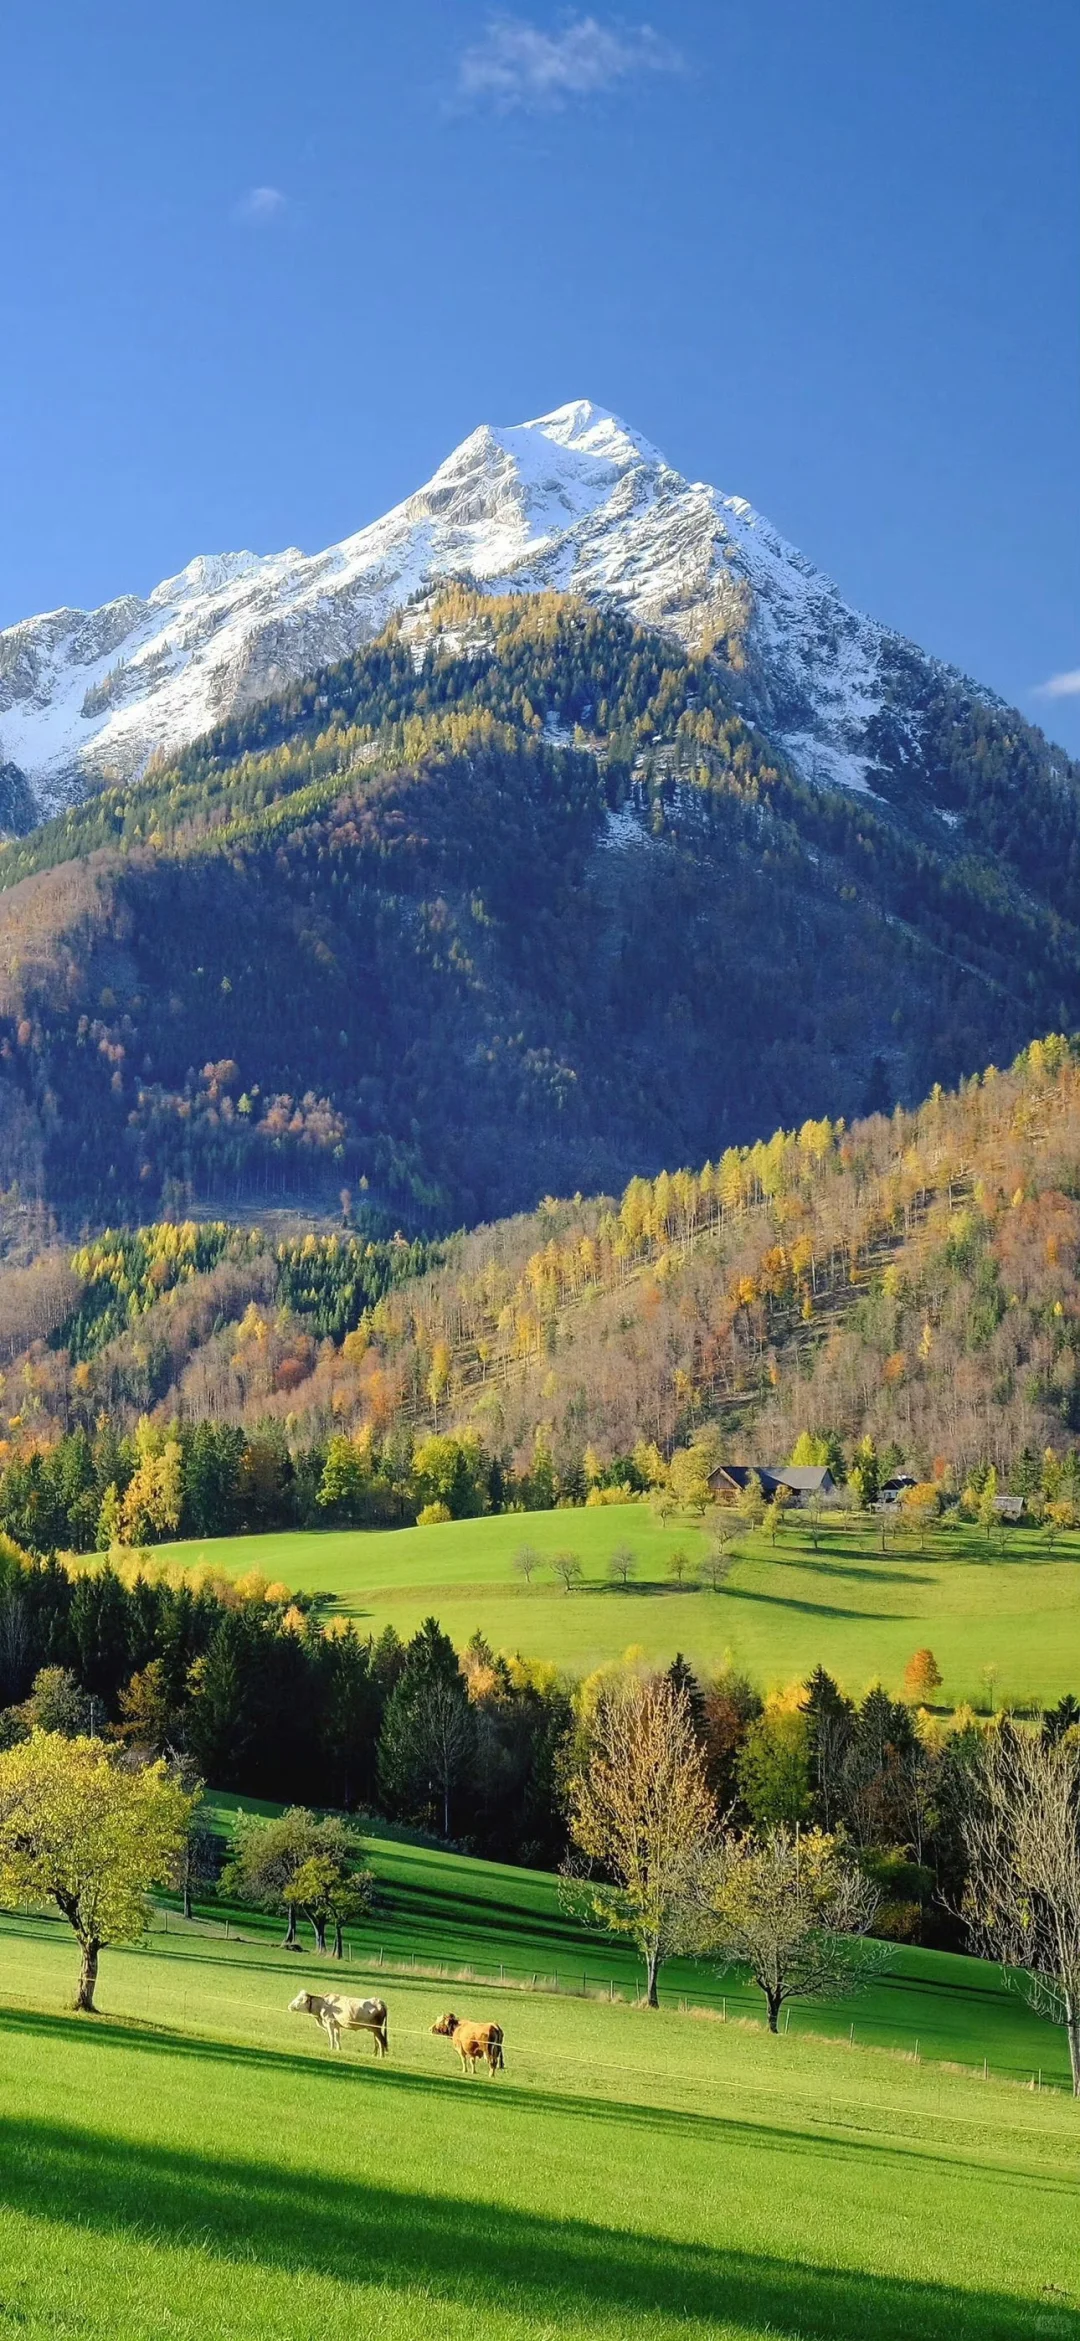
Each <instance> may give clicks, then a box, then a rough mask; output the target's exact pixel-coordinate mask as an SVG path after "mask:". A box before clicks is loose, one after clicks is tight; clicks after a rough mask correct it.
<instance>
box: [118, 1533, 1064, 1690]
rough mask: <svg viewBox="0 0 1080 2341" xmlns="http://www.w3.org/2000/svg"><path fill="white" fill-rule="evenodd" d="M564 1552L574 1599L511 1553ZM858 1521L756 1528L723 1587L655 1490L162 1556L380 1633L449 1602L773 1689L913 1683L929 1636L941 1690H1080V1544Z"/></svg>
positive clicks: (574, 1665) (243, 1541)
mask: <svg viewBox="0 0 1080 2341" xmlns="http://www.w3.org/2000/svg"><path fill="white" fill-rule="evenodd" d="M526 1542H527V1543H529V1544H531V1545H533V1546H535V1548H536V1550H537V1551H538V1552H539V1553H540V1554H541V1555H542V1556H544V1557H545V1559H546V1561H547V1562H548V1564H550V1559H551V1556H552V1555H553V1554H554V1553H556V1552H558V1551H560V1550H564V1551H566V1550H569V1551H573V1552H575V1553H576V1554H577V1556H578V1558H579V1560H580V1562H581V1565H582V1569H583V1571H584V1583H583V1585H582V1586H581V1588H580V1589H578V1590H577V1591H575V1592H573V1593H570V1594H567V1593H564V1591H563V1589H562V1587H561V1586H560V1585H559V1584H558V1583H557V1581H556V1579H555V1578H554V1576H553V1574H552V1571H551V1568H550V1565H548V1566H547V1567H545V1568H544V1569H542V1570H541V1572H540V1574H539V1575H538V1576H537V1577H536V1578H534V1580H533V1582H532V1584H531V1585H529V1586H525V1585H523V1584H522V1582H521V1580H520V1579H519V1578H518V1577H517V1576H516V1575H515V1572H514V1568H513V1559H514V1555H515V1553H516V1552H517V1551H518V1549H519V1548H520V1546H521V1545H522V1544H524V1543H526ZM880 1543H881V1536H880V1524H879V1523H878V1522H877V1521H875V1520H863V1521H862V1522H860V1521H858V1520H856V1521H855V1522H854V1524H848V1525H845V1526H843V1527H837V1526H830V1527H828V1528H827V1529H825V1531H824V1532H823V1534H822V1536H821V1541H820V1550H819V1551H818V1552H816V1553H815V1552H814V1550H813V1548H812V1542H811V1538H810V1535H809V1532H808V1530H807V1528H806V1527H805V1526H804V1525H803V1524H801V1523H799V1524H795V1523H789V1524H788V1526H787V1527H785V1529H784V1530H783V1532H782V1535H781V1536H780V1538H779V1539H778V1541H777V1544H776V1546H775V1549H774V1548H773V1546H772V1545H771V1544H770V1543H769V1541H768V1539H767V1538H765V1537H760V1536H759V1537H747V1538H745V1539H743V1541H742V1543H741V1545H740V1547H739V1558H737V1560H736V1561H735V1565H734V1567H733V1569H732V1571H731V1575H730V1577H729V1578H728V1580H727V1583H726V1584H725V1585H724V1586H723V1587H722V1589H721V1590H720V1591H719V1592H718V1593H713V1592H708V1591H699V1590H697V1589H696V1588H687V1587H682V1588H678V1587H675V1586H673V1585H672V1584H671V1583H670V1582H669V1581H668V1578H667V1562H668V1558H669V1556H670V1554H671V1552H672V1551H673V1550H674V1549H675V1548H676V1547H677V1546H678V1547H681V1548H682V1549H683V1550H684V1551H685V1552H686V1553H688V1554H689V1556H690V1558H691V1560H694V1559H696V1558H698V1557H700V1556H701V1555H702V1554H703V1552H704V1551H705V1549H706V1544H707V1538H706V1536H705V1534H704V1533H703V1531H702V1530H701V1528H700V1527H698V1526H696V1525H695V1524H694V1523H693V1522H680V1521H674V1522H672V1523H669V1524H668V1525H667V1526H665V1527H661V1525H660V1524H659V1523H658V1522H657V1521H656V1520H655V1519H654V1518H653V1515H652V1513H651V1511H650V1510H649V1509H648V1508H647V1507H646V1506H644V1505H636V1504H626V1505H612V1506H610V1507H606V1506H605V1507H604V1508H602V1509H599V1510H593V1511H588V1510H584V1511H569V1512H531V1513H528V1514H525V1515H523V1514H520V1513H515V1514H502V1515H497V1516H496V1517H495V1518H493V1519H487V1520H460V1521H447V1522H444V1523H442V1524H441V1525H440V1526H437V1527H430V1528H411V1529H400V1530H396V1531H394V1530H384V1531H378V1530H376V1531H371V1532H366V1533H365V1532H356V1533H352V1534H350V1533H336V1532H334V1531H327V1532H325V1533H323V1534H311V1533H307V1534H302V1533H296V1534H288V1533H285V1534H279V1535H271V1536H244V1537H235V1538H231V1539H221V1538H218V1539H211V1540H208V1541H207V1542H205V1543H201V1544H199V1543H192V1544H176V1545H167V1546H163V1547H161V1548H159V1549H160V1556H161V1557H162V1558H164V1559H166V1560H171V1561H179V1562H182V1563H184V1564H185V1565H188V1566H195V1565H197V1564H198V1563H199V1562H200V1561H209V1562H211V1563H213V1565H214V1566H216V1567H219V1568H224V1569H227V1570H228V1571H230V1572H231V1573H232V1574H234V1575H241V1574H243V1573H244V1572H246V1571H247V1570H249V1569H251V1568H258V1569H262V1570H264V1571H265V1573H266V1575H267V1576H268V1577H271V1578H283V1579H284V1580H285V1581H286V1582H287V1583H288V1584H289V1585H290V1586H292V1587H294V1588H295V1589H297V1590H304V1591H308V1592H319V1593H323V1594H325V1595H326V1596H327V1597H328V1599H329V1600H330V1601H332V1603H333V1604H334V1606H335V1607H337V1608H338V1609H339V1610H340V1611H342V1612H344V1613H347V1614H348V1615H349V1616H352V1617H354V1618H356V1619H357V1621H358V1622H359V1623H360V1624H361V1625H362V1626H363V1628H364V1629H365V1631H367V1630H371V1631H374V1632H378V1631H379V1630H380V1628H381V1627H383V1626H385V1625H388V1624H393V1625H395V1626H396V1627H397V1629H398V1632H399V1633H400V1634H402V1635H408V1634H410V1633H412V1632H413V1631H414V1630H415V1628H416V1626H417V1625H418V1624H419V1622H420V1619H421V1618H422V1617H424V1616H425V1615H426V1614H427V1613H428V1612H429V1611H432V1610H433V1611H434V1612H435V1614H436V1615H437V1616H438V1618H439V1619H440V1621H441V1623H442V1625H443V1626H444V1628H445V1630H446V1632H447V1633H448V1634H450V1635H451V1637H452V1639H453V1640H454V1641H455V1642H456V1643H457V1644H458V1646H459V1647H460V1646H461V1645H462V1644H464V1643H465V1642H466V1641H467V1640H468V1637H469V1635H470V1634H471V1633H472V1632H473V1629H474V1628H475V1627H476V1626H481V1627H482V1628H483V1630H484V1632H485V1633H486V1634H487V1636H488V1638H489V1640H490V1641H491V1642H492V1643H493V1644H494V1645H495V1647H496V1648H497V1649H502V1650H507V1651H521V1652H523V1653H525V1654H526V1655H527V1656H529V1657H538V1658H549V1659H553V1660H555V1661H557V1662H558V1664H559V1665H561V1666H565V1667H567V1668H571V1669H573V1670H574V1671H575V1672H578V1673H584V1672H587V1671H589V1670H590V1669H591V1668H592V1667H594V1666H597V1665H599V1664H600V1663H601V1662H602V1661H603V1660H605V1659H611V1658H616V1657H619V1656H620V1655H621V1654H622V1652H623V1651H624V1650H625V1649H627V1648H628V1647H629V1646H631V1645H634V1646H637V1647H638V1648H640V1649H641V1650H642V1651H643V1652H644V1653H645V1655H646V1657H647V1658H648V1659H650V1660H653V1661H657V1662H660V1663H663V1664H667V1663H668V1662H669V1661H670V1660H671V1659H672V1658H673V1657H674V1655H675V1652H676V1650H682V1651H683V1652H685V1653H686V1655H687V1656H688V1657H689V1658H690V1659H691V1660H692V1661H693V1663H694V1664H695V1665H696V1666H698V1667H699V1668H702V1669H704V1670H709V1669H711V1668H715V1667H716V1666H718V1665H719V1664H720V1663H721V1661H722V1660H723V1658H724V1657H725V1655H727V1656H730V1657H732V1658H734V1659H735V1660H736V1661H737V1662H738V1663H739V1664H740V1665H741V1666H744V1667H745V1668H746V1669H747V1671H748V1672H749V1673H750V1674H751V1675H752V1676H753V1677H754V1679H755V1680H756V1681H757V1682H758V1683H760V1684H761V1685H762V1686H763V1687H764V1688H769V1687H771V1686H773V1685H776V1684H780V1683H784V1682H788V1681H791V1680H793V1679H795V1678H796V1677H803V1676H805V1675H806V1674H808V1673H809V1671H810V1669H811V1668H812V1667H813V1666H815V1665H816V1664H817V1663H818V1662H819V1661H820V1662H821V1663H822V1664H823V1665H824V1666H827V1667H828V1668H829V1669H830V1670H831V1672H832V1673H834V1674H835V1675H836V1676H837V1678H838V1679H839V1681H840V1682H841V1683H842V1684H843V1686H844V1687H845V1689H847V1690H849V1691H853V1692H859V1691H862V1690H863V1689H865V1687H866V1685H867V1684H868V1683H870V1682H873V1681H878V1680H880V1681H883V1682H884V1683H886V1684H887V1685H888V1687H889V1688H890V1689H891V1690H893V1691H899V1689H900V1687H901V1680H902V1676H903V1670H904V1666H905V1664H906V1662H907V1660H908V1659H909V1658H910V1656H911V1654H912V1652H913V1650H916V1649H917V1648H919V1647H920V1646H921V1645H922V1644H925V1643H929V1645H930V1646H931V1648H932V1649H933V1651H934V1654H935V1656H936V1658H937V1661H938V1665H939V1666H940V1668H941V1671H942V1675H943V1677H944V1683H943V1689H942V1692H941V1698H942V1700H943V1701H945V1702H948V1703H950V1704H955V1703H957V1702H958V1701H960V1700H962V1699H971V1700H972V1701H973V1702H976V1703H983V1704H984V1703H985V1701H986V1698H987V1686H986V1683H985V1681H984V1669H986V1668H988V1667H989V1668H992V1669H994V1671H995V1676H996V1688H995V1693H994V1695H995V1696H996V1697H998V1698H1002V1697H1011V1698H1014V1699H1016V1700H1018V1701H1020V1702H1028V1701H1033V1700H1034V1701H1044V1702H1051V1701H1054V1700H1056V1699H1058V1698H1060V1697H1061V1695H1062V1693H1063V1692H1065V1691H1068V1690H1078V1689H1080V1540H1078V1539H1077V1538H1076V1537H1066V1538H1063V1539H1062V1540H1061V1543H1060V1545H1059V1546H1058V1547H1057V1548H1056V1549H1055V1551H1054V1552H1053V1553H1048V1552H1047V1549H1046V1546H1045V1543H1044V1542H1043V1541H1042V1540H1041V1538H1040V1537H1039V1536H1038V1535H1037V1534H1036V1532H1034V1531H1033V1530H1030V1529H1014V1530H1010V1531H1009V1533H1008V1536H1007V1537H1006V1539H1005V1541H1004V1544H1002V1542H1001V1540H1000V1539H998V1538H995V1539H994V1540H993V1541H991V1542H988V1540H987V1538H986V1537H985V1535H984V1534H983V1533H982V1532H981V1531H979V1530H977V1529H969V1528H965V1527H963V1526H961V1525H960V1524H959V1523H953V1522H949V1523H948V1524H946V1525H943V1526H941V1527H939V1528H937V1529H936V1530H933V1531H932V1532H931V1533H930V1535H929V1537H928V1539H927V1542H926V1547H925V1550H920V1549H919V1547H918V1545H917V1543H916V1541H915V1540H914V1539H910V1538H906V1537H905V1538H900V1537H899V1536H898V1535H896V1534H895V1533H894V1534H893V1535H892V1536H891V1537H890V1540H889V1549H888V1550H887V1551H886V1552H885V1553H882V1551H881V1550H880ZM616 1545H629V1546H631V1547H632V1549H633V1551H634V1553H635V1555H636V1557H637V1560H638V1564H639V1567H638V1576H637V1579H636V1580H635V1582H634V1583H633V1584H631V1585H630V1586H629V1587H628V1588H627V1590H626V1591H623V1590H621V1589H619V1588H616V1587H614V1586H612V1585H611V1584H610V1583H609V1582H608V1581H607V1564H608V1560H609V1558H610V1555H611V1553H612V1551H613V1549H614V1547H615V1546H616Z"/></svg>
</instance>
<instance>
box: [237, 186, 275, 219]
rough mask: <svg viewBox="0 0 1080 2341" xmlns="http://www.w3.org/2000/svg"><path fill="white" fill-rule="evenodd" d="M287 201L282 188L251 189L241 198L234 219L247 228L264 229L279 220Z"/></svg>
mask: <svg viewBox="0 0 1080 2341" xmlns="http://www.w3.org/2000/svg"><path fill="white" fill-rule="evenodd" d="M287 201H288V198H287V197H286V196H284V195H283V194H282V192H281V189H280V187H249V188H248V191H247V194H246V195H242V196H241V198H240V201H239V203H238V204H237V206H236V209H235V211H234V213H233V217H234V219H238V220H240V221H241V222H242V223H243V225H244V226H245V227H249V228H263V227H266V225H267V224H268V222H269V221H270V220H272V219H277V218H278V216H279V214H280V213H281V212H283V211H284V210H285V207H286V203H287Z"/></svg>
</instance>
